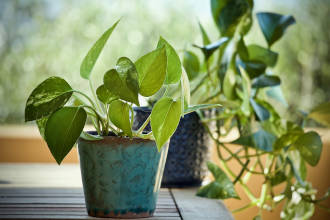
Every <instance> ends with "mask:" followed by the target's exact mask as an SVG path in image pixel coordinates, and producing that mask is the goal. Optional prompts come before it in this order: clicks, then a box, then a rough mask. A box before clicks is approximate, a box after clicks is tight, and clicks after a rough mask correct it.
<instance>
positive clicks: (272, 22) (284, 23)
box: [257, 12, 296, 47]
mask: <svg viewBox="0 0 330 220" xmlns="http://www.w3.org/2000/svg"><path fill="white" fill-rule="evenodd" d="M257 18H258V22H259V25H260V28H261V30H262V33H263V34H264V36H265V38H266V40H267V43H268V46H269V47H271V46H272V44H273V43H275V42H276V41H277V40H278V39H280V38H281V37H282V36H283V34H284V32H285V30H286V29H287V28H288V27H289V26H290V25H292V24H294V23H296V21H295V19H294V18H293V17H292V16H284V15H280V14H276V13H271V12H259V13H257Z"/></svg>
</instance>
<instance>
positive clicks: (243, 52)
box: [237, 37, 249, 61]
mask: <svg viewBox="0 0 330 220" xmlns="http://www.w3.org/2000/svg"><path fill="white" fill-rule="evenodd" d="M237 52H238V54H239V57H240V58H241V59H242V60H244V61H247V60H249V52H248V50H247V47H246V45H245V42H244V38H243V37H241V38H240V40H239V42H238V45H237Z"/></svg>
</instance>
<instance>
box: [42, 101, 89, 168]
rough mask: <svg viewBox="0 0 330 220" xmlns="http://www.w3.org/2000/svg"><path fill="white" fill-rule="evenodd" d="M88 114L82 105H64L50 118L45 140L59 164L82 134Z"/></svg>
mask: <svg viewBox="0 0 330 220" xmlns="http://www.w3.org/2000/svg"><path fill="white" fill-rule="evenodd" d="M86 118H87V114H86V112H85V110H84V109H83V108H80V107H63V108H61V109H59V110H58V111H56V112H54V113H53V114H52V115H51V116H50V117H49V119H48V121H47V123H46V129H45V140H46V142H47V145H48V148H49V150H50V152H51V153H52V155H53V157H54V158H55V160H56V162H57V163H58V164H61V162H62V160H63V159H64V157H65V156H66V155H67V154H68V153H69V152H70V150H71V148H72V147H73V145H74V144H75V143H76V141H77V139H78V137H79V136H80V134H81V132H82V130H83V128H84V125H85V122H86Z"/></svg>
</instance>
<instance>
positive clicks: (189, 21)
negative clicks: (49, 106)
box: [0, 0, 330, 124]
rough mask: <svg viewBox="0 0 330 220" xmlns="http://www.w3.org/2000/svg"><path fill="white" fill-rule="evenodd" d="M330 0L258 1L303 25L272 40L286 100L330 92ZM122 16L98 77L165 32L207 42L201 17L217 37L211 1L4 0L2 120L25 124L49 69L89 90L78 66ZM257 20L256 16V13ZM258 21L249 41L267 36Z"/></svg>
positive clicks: (309, 99)
mask: <svg viewBox="0 0 330 220" xmlns="http://www.w3.org/2000/svg"><path fill="white" fill-rule="evenodd" d="M329 7H330V0H314V1H309V0H268V1H262V0H256V1H255V11H256V12H257V11H273V12H278V13H282V14H293V15H294V17H295V18H296V20H297V24H296V25H294V26H293V27H291V28H290V29H289V30H288V31H289V33H288V34H287V35H286V36H285V37H284V38H283V39H281V41H280V42H279V43H277V44H276V45H275V47H274V50H276V51H279V52H280V59H279V64H278V65H277V66H276V69H275V71H274V72H276V73H278V74H279V75H280V76H281V78H282V81H283V87H284V95H285V97H286V99H287V100H288V103H289V104H290V105H292V106H296V107H299V108H300V109H301V110H308V109H310V108H311V107H312V106H314V105H316V104H318V103H320V102H322V101H325V100H329V98H330V86H329V85H330V71H329V70H330V62H329V61H330V53H329V51H330V49H329V47H330V30H329V28H328V24H329V21H328V18H329V15H330V9H329ZM119 18H122V20H121V24H120V25H119V26H118V28H117V29H116V31H115V32H114V34H113V35H112V36H111V39H110V43H109V44H107V46H106V49H105V50H104V52H103V54H102V56H101V59H100V60H99V61H98V63H97V65H96V68H95V71H94V73H93V80H94V81H95V82H96V84H99V83H101V81H102V75H103V74H104V72H105V71H106V70H107V69H109V68H110V67H112V66H113V65H114V62H115V61H116V60H117V58H119V57H120V56H128V57H130V58H131V59H133V60H135V59H136V58H137V57H138V56H140V55H142V54H144V53H145V52H147V51H149V50H151V49H152V48H154V47H155V46H156V44H157V40H158V37H159V35H162V36H164V37H165V38H166V39H167V40H168V41H169V42H170V43H172V44H173V45H174V46H175V48H176V49H177V50H180V49H183V48H185V47H189V46H190V43H198V44H201V39H200V38H201V37H200V34H199V29H198V20H200V21H201V23H202V24H203V25H204V26H205V28H206V30H207V31H208V33H209V35H210V36H211V38H212V40H213V41H214V40H216V39H217V37H218V33H217V30H216V28H215V25H214V22H213V20H212V17H211V13H210V5H209V1H200V0H190V1H184V0H161V1H159V0H158V1H152V0H135V1H127V0H125V1H119V0H112V1H110V0H109V1H82V0H79V1H78V0H77V1H72V0H70V1H64V0H58V1H51V0H33V1H17V0H1V1H0V106H1V107H0V123H1V124H8V123H23V111H24V105H25V101H26V99H27V97H28V95H29V93H30V92H31V90H32V89H33V88H34V87H35V86H36V85H37V84H39V83H40V82H41V81H43V80H44V79H46V78H47V77H49V76H51V75H57V76H61V77H63V78H65V79H66V80H67V81H68V82H70V84H71V85H72V86H73V87H74V88H79V89H82V90H86V91H88V87H87V86H88V83H86V81H84V80H83V79H81V78H80V76H79V66H80V62H81V61H82V59H83V56H84V55H85V54H86V52H87V51H88V49H89V48H90V46H91V45H92V44H93V42H94V41H95V40H96V39H97V37H98V36H100V34H101V33H103V31H104V30H105V29H106V28H108V27H109V26H111V25H112V24H113V23H114V22H115V21H116V20H117V19H119ZM255 21H256V20H255ZM257 25H258V24H257V22H255V23H254V26H255V27H254V29H252V30H251V31H250V35H249V39H248V40H247V41H250V42H253V41H257V42H262V43H264V45H266V44H265V42H264V38H263V36H262V35H261V31H260V30H259V29H258V28H257Z"/></svg>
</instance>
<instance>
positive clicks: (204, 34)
mask: <svg viewBox="0 0 330 220" xmlns="http://www.w3.org/2000/svg"><path fill="white" fill-rule="evenodd" d="M198 25H199V29H200V31H201V33H202V38H203V45H204V46H205V45H208V44H210V43H211V40H210V38H209V36H208V35H207V33H206V31H205V29H204V27H203V25H202V24H201V23H200V22H198Z"/></svg>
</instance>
